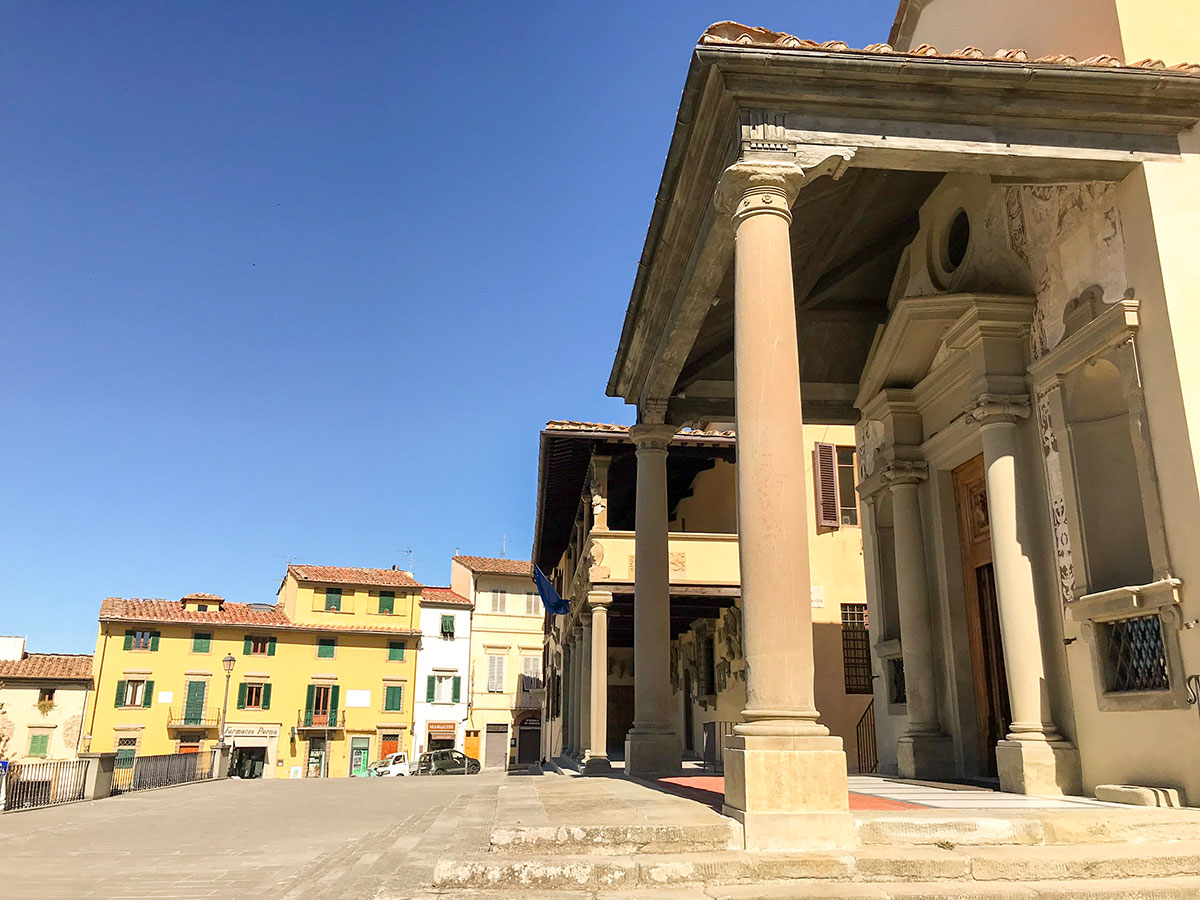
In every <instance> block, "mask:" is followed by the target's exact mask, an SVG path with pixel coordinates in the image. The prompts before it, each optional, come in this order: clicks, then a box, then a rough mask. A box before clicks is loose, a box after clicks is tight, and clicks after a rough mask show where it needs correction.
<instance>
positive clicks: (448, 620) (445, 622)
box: [442, 616, 454, 637]
mask: <svg viewBox="0 0 1200 900" xmlns="http://www.w3.org/2000/svg"><path fill="white" fill-rule="evenodd" d="M442 634H444V635H446V636H447V637H454V616H442Z"/></svg>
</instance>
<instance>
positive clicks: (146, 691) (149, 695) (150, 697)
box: [142, 681, 154, 709]
mask: <svg viewBox="0 0 1200 900" xmlns="http://www.w3.org/2000/svg"><path fill="white" fill-rule="evenodd" d="M153 701H154V682H153V681H147V682H146V684H145V686H144V687H143V688H142V709H149V708H150V704H151V703H152V702H153Z"/></svg>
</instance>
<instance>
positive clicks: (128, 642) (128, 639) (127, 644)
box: [125, 629, 133, 650]
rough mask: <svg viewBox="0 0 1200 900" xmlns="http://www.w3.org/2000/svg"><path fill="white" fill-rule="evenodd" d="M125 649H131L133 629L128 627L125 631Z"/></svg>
mask: <svg viewBox="0 0 1200 900" xmlns="http://www.w3.org/2000/svg"><path fill="white" fill-rule="evenodd" d="M125 649H126V650H132V649H133V629H128V630H126V632H125Z"/></svg>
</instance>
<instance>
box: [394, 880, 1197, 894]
mask: <svg viewBox="0 0 1200 900" xmlns="http://www.w3.org/2000/svg"><path fill="white" fill-rule="evenodd" d="M513 896H514V894H513V892H512V889H511V888H497V889H472V888H460V887H450V888H439V887H436V886H435V887H433V888H430V889H429V890H428V891H426V892H425V893H422V894H420V895H418V896H417V897H416V898H415V900H449V898H453V900H512V898H513ZM519 896H520V897H521V898H522V900H1196V898H1197V897H1200V878H1193V877H1181V878H1155V879H1127V878H1123V879H1117V880H1113V879H1092V880H1088V881H1073V880H1067V881H1026V882H1021V883H1019V884H1012V883H1003V882H986V883H980V882H961V881H960V882H945V881H940V882H938V881H925V882H882V881H881V882H850V883H845V882H815V881H796V882H791V883H788V882H782V883H781V882H775V883H772V884H737V885H708V886H706V887H699V886H691V887H682V888H680V887H675V888H671V887H665V888H664V887H659V888H645V887H637V888H612V889H600V890H590V889H588V890H573V889H569V888H564V889H557V890H553V889H552V890H540V891H535V890H529V891H522V892H521V894H520V895H519Z"/></svg>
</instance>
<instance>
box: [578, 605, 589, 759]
mask: <svg viewBox="0 0 1200 900" xmlns="http://www.w3.org/2000/svg"><path fill="white" fill-rule="evenodd" d="M579 618H580V621H581V622H583V627H582V628H581V629H580V637H579V648H580V654H579V658H580V662H579V759H580V760H581V761H582V760H585V759H587V756H588V752H589V751H590V750H591V749H592V613H591V610H589V609H588V608H587V607H586V606H585V607H584V608H583V611H582V612H581V613H580V614H579Z"/></svg>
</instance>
